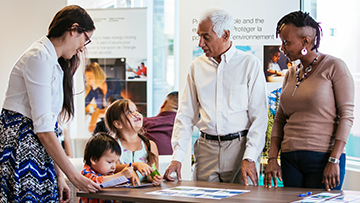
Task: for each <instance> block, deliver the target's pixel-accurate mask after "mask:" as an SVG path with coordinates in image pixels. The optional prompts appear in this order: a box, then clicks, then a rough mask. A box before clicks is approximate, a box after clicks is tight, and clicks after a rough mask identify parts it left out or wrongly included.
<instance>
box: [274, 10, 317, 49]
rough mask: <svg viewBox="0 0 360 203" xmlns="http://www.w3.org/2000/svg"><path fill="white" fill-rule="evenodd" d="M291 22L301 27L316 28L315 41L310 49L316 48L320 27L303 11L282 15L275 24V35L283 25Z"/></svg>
mask: <svg viewBox="0 0 360 203" xmlns="http://www.w3.org/2000/svg"><path fill="white" fill-rule="evenodd" d="M288 24H292V25H294V26H296V27H298V28H301V27H307V26H309V27H312V28H314V29H315V30H316V34H315V42H314V46H313V47H312V48H311V50H314V49H315V50H316V51H317V50H318V48H319V46H320V35H321V31H322V30H321V27H320V25H319V23H317V22H316V21H315V20H314V19H313V18H312V17H311V16H310V15H309V13H306V12H305V13H304V12H302V11H295V12H292V13H289V14H287V15H286V16H284V17H282V18H281V19H280V20H279V22H278V23H277V26H276V37H277V36H278V35H279V34H280V32H281V29H282V27H283V25H288Z"/></svg>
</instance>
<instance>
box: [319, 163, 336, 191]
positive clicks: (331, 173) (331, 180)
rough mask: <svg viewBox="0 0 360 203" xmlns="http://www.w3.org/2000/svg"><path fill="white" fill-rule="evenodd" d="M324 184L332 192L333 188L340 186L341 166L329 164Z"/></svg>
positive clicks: (326, 168) (325, 171) (324, 176)
mask: <svg viewBox="0 0 360 203" xmlns="http://www.w3.org/2000/svg"><path fill="white" fill-rule="evenodd" d="M322 183H324V184H325V189H326V190H327V191H330V190H331V189H332V188H334V187H336V186H338V185H340V167H339V164H334V163H330V162H329V163H327V164H326V167H325V170H324V175H323V180H322Z"/></svg>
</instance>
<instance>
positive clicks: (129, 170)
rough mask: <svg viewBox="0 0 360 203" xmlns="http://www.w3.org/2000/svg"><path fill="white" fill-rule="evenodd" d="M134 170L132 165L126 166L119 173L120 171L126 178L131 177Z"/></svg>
mask: <svg viewBox="0 0 360 203" xmlns="http://www.w3.org/2000/svg"><path fill="white" fill-rule="evenodd" d="M133 172H134V168H133V167H132V166H126V167H125V168H124V169H123V170H122V171H121V172H120V173H122V174H123V175H124V176H125V177H126V178H131V176H132V174H133Z"/></svg>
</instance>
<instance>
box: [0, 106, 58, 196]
mask: <svg viewBox="0 0 360 203" xmlns="http://www.w3.org/2000/svg"><path fill="white" fill-rule="evenodd" d="M0 178H1V179H0V202H58V201H59V194H58V188H57V181H56V174H55V169H54V161H53V159H52V158H51V157H50V156H49V154H48V153H47V152H46V151H45V148H44V147H43V145H42V144H41V142H40V140H39V138H38V137H37V135H36V134H35V133H34V131H33V122H32V120H31V119H30V118H27V117H25V116H23V115H22V114H20V113H17V112H13V111H10V110H6V109H3V110H2V112H1V115H0Z"/></svg>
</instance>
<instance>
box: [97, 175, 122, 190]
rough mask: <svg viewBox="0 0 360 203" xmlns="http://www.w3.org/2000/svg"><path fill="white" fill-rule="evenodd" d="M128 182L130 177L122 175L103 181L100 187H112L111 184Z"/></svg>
mask: <svg viewBox="0 0 360 203" xmlns="http://www.w3.org/2000/svg"><path fill="white" fill-rule="evenodd" d="M126 182H128V179H127V178H126V177H125V176H121V177H119V178H116V179H114V180H110V181H107V182H104V183H101V184H100V187H102V188H105V187H111V186H115V185H119V184H122V183H126Z"/></svg>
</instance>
